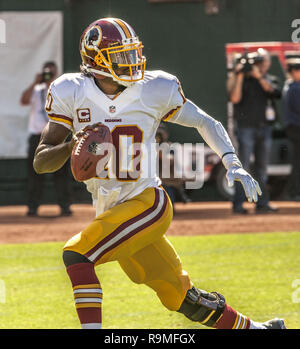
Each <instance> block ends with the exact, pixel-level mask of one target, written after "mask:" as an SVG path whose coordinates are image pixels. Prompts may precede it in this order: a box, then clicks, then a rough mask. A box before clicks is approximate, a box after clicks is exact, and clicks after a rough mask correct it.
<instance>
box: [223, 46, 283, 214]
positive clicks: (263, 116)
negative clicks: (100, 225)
mask: <svg viewBox="0 0 300 349" xmlns="http://www.w3.org/2000/svg"><path fill="white" fill-rule="evenodd" d="M270 66H271V58H270V56H269V53H268V52H267V51H266V50H263V49H259V50H258V51H257V52H254V53H249V54H246V55H244V56H242V57H240V58H239V60H238V61H237V64H236V66H235V69H234V71H233V72H232V73H231V75H229V78H228V81H227V89H228V94H229V98H230V101H231V102H232V103H233V105H234V120H235V127H236V129H235V132H236V135H237V142H238V152H239V158H240V160H241V162H242V164H243V166H244V168H245V170H247V171H250V167H251V163H250V159H251V156H252V155H254V157H255V162H254V171H255V175H256V179H257V181H258V182H259V184H260V186H261V189H262V193H263V194H262V196H261V197H259V199H258V201H257V203H256V213H272V212H276V211H277V208H275V207H272V206H270V205H269V194H268V190H267V186H266V184H267V165H268V162H269V154H270V150H271V140H272V124H273V123H274V121H275V119H276V110H275V109H274V104H275V103H274V100H275V99H278V98H280V97H281V91H280V88H279V86H278V83H277V79H276V77H273V76H270V75H269V74H267V72H268V70H269V68H270ZM245 200H246V198H245V195H244V192H243V189H242V186H241V184H240V183H238V182H236V183H235V195H234V199H233V212H234V213H238V214H246V213H248V211H247V210H246V209H245V208H244V207H243V202H244V201H245Z"/></svg>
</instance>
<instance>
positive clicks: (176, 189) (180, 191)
mask: <svg viewBox="0 0 300 349" xmlns="http://www.w3.org/2000/svg"><path fill="white" fill-rule="evenodd" d="M155 138H156V142H157V143H158V144H162V143H169V132H168V129H167V128H166V126H165V125H164V124H161V125H160V126H159V128H158V129H157V132H156V137H155ZM167 156H169V161H170V177H168V178H167V177H164V176H163V173H164V171H163V166H164V165H166V163H164V162H163V156H162V152H161V151H159V152H158V161H159V177H160V179H161V181H162V186H163V187H164V189H165V190H166V192H167V193H168V195H169V197H170V199H171V201H172V204H173V212H174V214H175V213H176V211H175V207H174V203H175V202H176V201H181V202H183V203H188V202H191V201H192V200H191V199H190V198H189V197H188V196H187V194H186V192H185V188H184V183H185V180H184V178H175V176H174V154H167ZM168 165H169V163H168ZM167 172H168V171H166V173H167Z"/></svg>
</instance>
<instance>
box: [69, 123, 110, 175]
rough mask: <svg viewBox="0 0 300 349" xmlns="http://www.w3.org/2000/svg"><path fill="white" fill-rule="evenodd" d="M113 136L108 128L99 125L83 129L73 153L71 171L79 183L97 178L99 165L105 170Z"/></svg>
mask: <svg viewBox="0 0 300 349" xmlns="http://www.w3.org/2000/svg"><path fill="white" fill-rule="evenodd" d="M111 145H112V136H111V133H110V130H109V128H108V127H107V126H105V125H103V124H98V125H97V126H95V127H89V126H88V127H87V128H85V129H83V132H82V135H81V136H79V137H78V140H77V142H76V143H75V145H74V147H73V150H72V153H71V170H72V174H73V176H74V178H75V179H76V181H78V182H82V181H86V180H88V179H90V178H93V177H96V176H97V164H98V163H99V161H100V160H103V161H104V163H103V164H102V163H101V165H102V167H103V169H104V167H105V166H106V164H107V162H108V161H109V158H110V156H111Z"/></svg>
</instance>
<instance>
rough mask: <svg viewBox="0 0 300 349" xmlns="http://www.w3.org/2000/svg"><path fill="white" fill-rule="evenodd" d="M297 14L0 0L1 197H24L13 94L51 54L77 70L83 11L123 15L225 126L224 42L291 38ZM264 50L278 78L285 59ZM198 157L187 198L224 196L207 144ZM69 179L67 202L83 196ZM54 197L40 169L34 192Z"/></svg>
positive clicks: (277, 184) (278, 160) (263, 6)
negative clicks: (198, 173)
mask: <svg viewBox="0 0 300 349" xmlns="http://www.w3.org/2000/svg"><path fill="white" fill-rule="evenodd" d="M297 14H299V15H298V16H300V2H299V0H251V1H248V0H207V1H206V0H198V1H197V0H194V1H190V0H185V1H184V0H181V1H180V0H122V1H120V0H52V1H51V2H50V1H38V0H26V1H22V0H1V1H0V19H1V28H2V32H1V38H0V205H23V204H26V202H27V196H26V195H27V194H26V190H27V186H26V183H27V167H26V157H27V140H28V118H29V112H30V110H29V106H27V107H26V106H25V107H24V106H22V105H21V104H20V96H21V94H22V92H23V91H24V90H25V89H26V88H27V87H28V86H29V85H30V84H31V83H32V82H33V80H34V77H35V76H36V75H37V74H38V73H39V72H40V71H41V69H42V66H43V64H44V62H45V61H55V62H56V63H57V65H58V70H59V74H62V73H65V72H77V71H79V65H80V63H81V59H80V55H79V49H78V45H79V38H80V35H81V33H82V31H83V29H84V28H85V27H86V26H87V25H88V24H89V23H91V22H92V21H94V20H96V19H98V18H101V17H108V16H112V17H119V18H122V19H124V20H125V21H126V22H128V23H130V24H131V25H132V26H133V27H134V28H135V30H136V32H137V34H138V35H139V37H140V39H141V40H142V42H143V44H144V47H145V48H144V54H145V56H146V57H147V68H148V69H150V70H154V69H161V70H165V71H167V72H169V73H171V74H174V75H176V76H177V77H178V78H179V80H180V81H181V84H182V87H183V90H184V92H185V95H186V97H187V98H189V99H191V100H192V101H193V102H195V103H196V104H197V105H199V106H200V107H201V108H202V109H204V110H205V111H206V112H207V113H209V114H210V115H212V116H213V117H214V118H216V119H217V120H219V121H221V122H222V123H223V125H224V126H225V127H226V128H227V129H228V130H229V131H230V110H231V109H230V104H229V103H228V96H227V92H226V79H227V73H228V68H230V67H229V63H228V55H226V47H227V46H226V45H227V44H231V43H256V42H264V43H266V42H269V43H272V42H276V43H291V42H292V40H293V39H292V37H293V38H294V39H295V38H296V39H298V40H299V41H300V35H299V38H297V32H296V31H297V26H295V19H297ZM299 21H300V20H299ZM293 23H294V25H293ZM296 24H297V22H296ZM299 25H300V24H299ZM294 41H295V40H294ZM248 46H249V47H250V46H251V45H250V44H249V45H248ZM279 46H280V45H279ZM246 47H247V45H246ZM271 59H272V65H271V68H270V73H271V74H274V75H276V76H277V77H278V79H279V85H280V86H281V87H283V85H284V82H285V79H286V76H285V70H284V64H283V62H281V61H280V59H279V58H278V55H277V54H274V55H272V57H271ZM277 110H278V114H279V117H278V119H277V120H276V124H274V125H273V146H272V154H271V161H270V165H274V166H273V167H270V168H269V170H270V177H269V190H270V193H271V198H272V199H273V200H283V199H284V191H285V188H286V182H287V180H288V178H289V175H290V171H291V169H290V161H291V160H290V144H289V141H288V140H287V139H286V136H285V133H284V126H283V106H282V101H281V100H279V101H278V104H277ZM228 117H229V118H228ZM167 128H168V134H169V141H171V142H179V143H196V142H202V139H201V138H200V136H199V134H198V132H197V131H196V130H193V129H189V128H184V127H180V126H177V125H172V124H170V123H169V124H168V125H167ZM233 136H234V135H233ZM205 161H206V167H205V171H206V173H205V178H206V183H205V185H204V187H203V188H202V189H199V190H194V191H192V192H191V193H188V194H189V197H190V199H191V200H193V201H221V200H230V199H231V198H232V192H230V190H229V188H227V187H226V182H225V181H224V173H222V171H221V170H220V164H219V163H218V159H216V158H215V154H213V153H211V152H210V151H209V150H208V151H207V155H206V158H205ZM47 178H48V177H47ZM70 182H71V184H72V193H73V194H72V195H73V202H74V203H76V202H78V203H80V202H89V200H90V197H89V194H88V193H87V192H86V190H85V186H84V185H83V184H80V183H78V182H75V181H74V179H73V178H72V176H71V174H70ZM54 201H55V192H54V190H53V182H52V179H51V176H50V175H49V178H48V179H47V181H46V188H45V195H44V197H43V202H44V203H52V202H54Z"/></svg>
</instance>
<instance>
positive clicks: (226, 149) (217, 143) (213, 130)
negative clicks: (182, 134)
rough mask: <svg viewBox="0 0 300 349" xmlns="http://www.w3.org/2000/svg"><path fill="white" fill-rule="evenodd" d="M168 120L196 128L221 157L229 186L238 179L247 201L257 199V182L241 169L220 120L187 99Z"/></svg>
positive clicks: (259, 193) (258, 188) (259, 190)
mask: <svg viewBox="0 0 300 349" xmlns="http://www.w3.org/2000/svg"><path fill="white" fill-rule="evenodd" d="M168 121H169V122H173V123H176V124H180V125H183V126H187V127H194V128H196V129H197V130H198V132H199V133H200V135H201V136H202V138H203V139H204V141H205V142H206V143H207V144H208V146H209V147H210V148H211V149H212V150H214V151H215V152H216V153H217V154H218V156H219V157H220V158H221V159H222V162H223V165H224V166H225V168H226V169H227V174H226V176H227V180H228V184H229V186H233V183H234V181H240V182H241V183H242V185H243V188H244V190H245V194H246V197H247V199H248V201H249V202H252V201H254V202H256V201H257V194H258V195H261V189H260V187H259V184H258V182H257V181H256V180H255V179H253V178H252V176H251V175H250V174H249V173H248V172H247V171H245V170H244V169H243V166H242V164H241V162H240V160H239V159H238V157H237V155H236V153H235V149H234V147H233V145H232V142H231V140H230V138H229V136H228V133H227V131H226V130H225V128H224V127H223V125H222V124H221V123H220V122H218V121H217V120H215V119H214V118H212V117H211V116H209V115H208V114H207V113H205V112H204V111H203V110H201V109H200V108H199V107H198V106H196V105H195V104H194V103H193V102H191V101H190V100H188V99H187V100H185V102H184V104H183V105H182V106H181V108H180V109H179V110H178V111H177V112H176V114H175V115H173V116H172V118H170V119H168Z"/></svg>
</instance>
